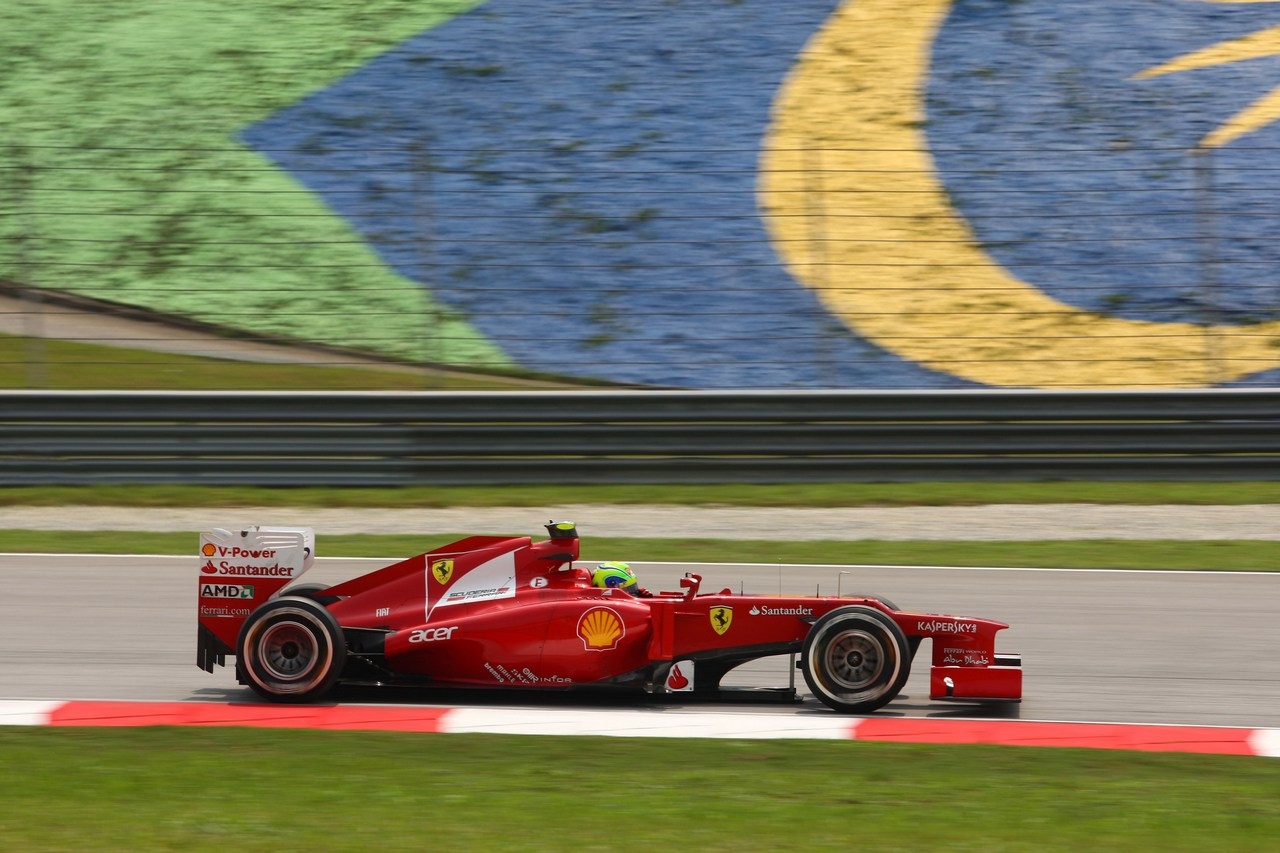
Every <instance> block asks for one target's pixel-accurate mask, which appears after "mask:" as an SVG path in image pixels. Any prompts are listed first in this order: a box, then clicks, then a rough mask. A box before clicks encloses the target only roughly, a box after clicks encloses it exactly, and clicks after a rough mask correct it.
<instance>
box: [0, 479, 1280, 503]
mask: <svg viewBox="0 0 1280 853" xmlns="http://www.w3.org/2000/svg"><path fill="white" fill-rule="evenodd" d="M602 503H603V504H679V505H688V506H694V505H701V506H715V505H723V506H754V507H771V506H775V507H785V506H796V507H851V506H976V505H981V504H1001V503H1011V504H1042V503H1097V504H1138V505H1152V504H1184V505H1199V506H1211V505H1215V504H1217V505H1221V504H1233V505H1239V504H1273V503H1280V482H1274V483H1269V482H1244V483H1155V482H1152V483H1085V482H1079V483H811V484H805V483H796V484H778V485H742V484H736V485H735V484H729V485H683V486H682V485H642V486H613V485H601V486H409V487H403V488H385V489H379V488H367V489H360V488H275V489H273V488H257V487H249V486H168V485H156V486H152V485H127V486H125V485H118V486H107V485H104V486H5V487H0V506H5V505H9V506H15V505H19V504H27V505H39V506H63V505H67V504H90V505H96V506H192V507H201V506H207V507H227V506H287V507H295V506H296V507H410V508H412V507H447V506H512V507H549V506H556V505H563V504H602Z"/></svg>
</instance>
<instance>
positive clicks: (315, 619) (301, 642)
mask: <svg viewBox="0 0 1280 853" xmlns="http://www.w3.org/2000/svg"><path fill="white" fill-rule="evenodd" d="M236 655H237V656H238V660H237V664H238V665H237V667H236V671H237V673H238V675H239V676H240V681H241V683H243V684H247V685H249V687H251V688H252V689H253V690H254V692H256V693H257V694H258V695H260V696H263V697H265V698H267V699H271V700H274V701H276V702H310V701H312V700H314V699H319V698H320V697H321V696H323V695H324V694H325V693H327V692H328V691H329V689H330V688H331V687H333V685H334V683H335V682H337V680H338V676H339V675H341V674H342V668H343V666H345V665H346V661H347V646H346V640H345V639H344V637H343V636H342V627H341V626H340V625H339V624H338V620H336V619H334V618H333V614H331V613H330V612H329V611H328V610H326V609H324V607H323V606H322V605H320V604H318V603H317V602H315V601H312V600H311V599H309V598H301V597H296V596H283V597H281V598H277V599H275V600H274V601H268V602H267V603H266V604H264V605H262V606H261V607H259V608H258V609H257V610H255V611H254V612H253V613H252V614H250V616H249V618H248V619H246V620H245V623H244V626H243V627H241V629H240V637H239V640H238V641H237V642H236Z"/></svg>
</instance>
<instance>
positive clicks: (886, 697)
mask: <svg viewBox="0 0 1280 853" xmlns="http://www.w3.org/2000/svg"><path fill="white" fill-rule="evenodd" d="M911 657H912V654H911V648H910V646H909V644H908V643H907V637H906V635H905V634H904V633H903V632H902V629H901V628H899V627H898V624H897V623H896V622H894V621H893V620H892V619H890V618H889V617H888V616H886V615H885V614H884V613H881V612H880V611H879V610H874V609H872V608H869V607H844V608H841V609H839V610H833V611H831V612H830V613H828V614H827V615H826V616H823V617H822V618H821V619H819V620H818V621H817V622H815V623H814V625H813V628H811V629H810V630H809V634H808V636H806V637H805V640H804V645H803V647H802V648H801V652H800V669H801V671H802V672H803V673H804V680H805V682H806V683H808V685H809V689H810V690H811V691H812V692H813V695H814V696H816V697H817V698H818V699H819V700H820V701H822V702H823V703H825V704H826V705H829V706H831V707H832V708H835V709H836V710H837V711H844V712H845V713H849V714H866V713H870V712H871V711H874V710H876V709H877V708H880V707H883V706H884V705H886V704H887V703H888V702H890V701H891V700H892V699H893V698H894V697H895V696H897V695H898V694H899V693H900V692H901V691H902V688H903V686H904V685H905V684H906V683H907V676H909V675H910V674H911Z"/></svg>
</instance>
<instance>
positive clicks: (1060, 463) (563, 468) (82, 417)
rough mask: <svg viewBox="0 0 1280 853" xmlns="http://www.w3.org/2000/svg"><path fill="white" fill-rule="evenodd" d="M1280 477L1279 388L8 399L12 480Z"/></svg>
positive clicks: (4, 462)
mask: <svg viewBox="0 0 1280 853" xmlns="http://www.w3.org/2000/svg"><path fill="white" fill-rule="evenodd" d="M961 479H972V480H1044V479H1106V480H1141V479H1188V480H1232V479H1255V480H1256V479H1280V389H1243V390H1216V389H1215V390H1204V391H1097V392H1085V391H951V392H937V391H920V392H912V391H902V392H882V391H865V392H860V391H846V392H838V391H830V392H822V391H802V392H783V391H756V392H737V391H735V392H698V391H576V392H532V391H531V392H523V391H522V392H508V393H484V392H421V393H383V392H368V393H362V392H346V393H343V392H333V393H327V392H316V393H311V392H279V393H275V392H0V484H3V485H24V484H45V483H51V484H58V483H62V484H77V483H144V482H151V483H207V484H245V485H270V486H298V485H409V484H436V485H444V484H504V483H610V482H612V483H709V482H726V483H770V482H775V483H776V482H823V481H828V482H830V481H851V482H859V481H861V482H868V481H888V482H892V481H914V480H961Z"/></svg>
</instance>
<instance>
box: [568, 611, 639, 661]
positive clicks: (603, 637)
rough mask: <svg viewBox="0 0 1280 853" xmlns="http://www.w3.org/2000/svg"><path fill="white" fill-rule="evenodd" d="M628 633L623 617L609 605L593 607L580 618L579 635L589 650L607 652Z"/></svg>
mask: <svg viewBox="0 0 1280 853" xmlns="http://www.w3.org/2000/svg"><path fill="white" fill-rule="evenodd" d="M626 635H627V629H626V628H625V627H624V626H623V624H622V618H621V617H620V616H618V614H617V613H616V612H614V611H613V610H611V609H610V608H608V607H593V608H591V609H590V610H588V611H587V612H586V613H583V614H582V618H581V619H579V620H578V636H579V637H581V638H582V645H583V648H585V649H586V650H587V651H589V652H607V651H609V650H610V649H616V648H617V647H618V641H619V640H621V639H622V638H623V637H625V636H626Z"/></svg>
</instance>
